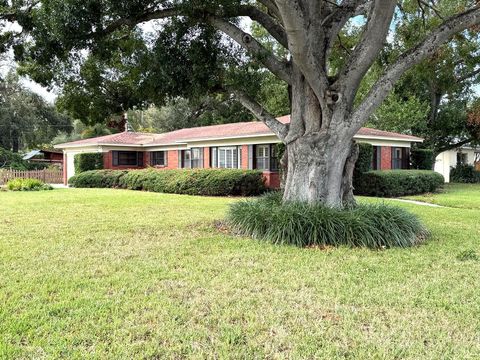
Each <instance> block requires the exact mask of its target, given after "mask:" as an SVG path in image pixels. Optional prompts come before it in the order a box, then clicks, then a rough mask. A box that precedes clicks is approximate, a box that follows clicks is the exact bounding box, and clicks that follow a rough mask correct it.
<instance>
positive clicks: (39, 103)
mask: <svg viewBox="0 0 480 360" xmlns="http://www.w3.org/2000/svg"><path fill="white" fill-rule="evenodd" d="M71 130H72V125H71V119H70V117H69V116H66V115H63V114H61V113H59V112H58V111H57V110H56V109H55V107H54V106H53V105H50V104H47V103H46V102H45V100H43V99H42V98H41V97H40V96H39V95H37V94H34V93H33V92H31V91H29V90H27V89H25V88H24V87H23V86H22V85H21V84H20V83H19V82H18V78H17V77H16V76H15V75H13V74H9V75H8V76H7V77H6V78H5V79H3V80H1V81H0V147H2V148H4V149H7V150H12V151H14V152H18V151H19V150H20V149H26V148H35V147H39V146H42V145H44V144H49V143H50V142H51V140H52V139H53V138H54V137H55V136H57V135H58V134H59V133H60V132H70V131H71Z"/></svg>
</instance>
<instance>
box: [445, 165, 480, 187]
mask: <svg viewBox="0 0 480 360" xmlns="http://www.w3.org/2000/svg"><path fill="white" fill-rule="evenodd" d="M450 181H451V182H454V183H466V184H473V183H480V171H477V170H475V167H474V166H473V165H468V164H457V166H456V167H454V168H451V169H450Z"/></svg>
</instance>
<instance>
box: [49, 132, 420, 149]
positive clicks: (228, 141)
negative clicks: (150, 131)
mask: <svg viewBox="0 0 480 360" xmlns="http://www.w3.org/2000/svg"><path fill="white" fill-rule="evenodd" d="M266 138H267V139H268V138H270V139H268V140H267V139H266ZM244 139H250V140H248V141H245V140H244ZM255 139H257V141H255ZM260 139H261V140H260ZM353 139H355V140H368V142H369V143H372V145H376V146H382V144H383V143H382V142H383V141H385V142H394V143H395V144H402V143H403V144H404V145H403V146H402V145H398V146H399V147H409V146H410V143H412V142H417V143H421V142H423V140H422V139H402V138H396V137H388V136H374V135H355V136H354V137H353ZM258 141H260V142H261V143H263V142H265V143H279V142H280V140H279V139H278V137H277V136H275V134H273V133H266V134H253V135H240V136H223V137H211V138H195V139H187V140H185V139H183V140H178V141H175V142H171V143H166V144H151V143H150V144H140V145H137V144H109V143H105V144H102V143H94V144H72V145H68V144H64V145H62V144H60V145H55V146H54V148H55V149H76V148H83V147H92V146H102V147H114V148H119V147H129V148H136V149H138V148H140V149H151V148H152V149H161V150H163V149H168V150H170V149H172V150H174V149H178V150H184V149H188V148H191V147H199V146H200V145H198V143H203V145H202V146H203V147H208V146H229V145H251V144H259V142H258ZM374 142H375V143H374ZM190 144H195V145H190ZM384 146H388V145H386V144H385V145H384ZM151 151H154V150H151Z"/></svg>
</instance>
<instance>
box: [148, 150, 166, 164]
mask: <svg viewBox="0 0 480 360" xmlns="http://www.w3.org/2000/svg"><path fill="white" fill-rule="evenodd" d="M150 165H152V166H167V152H166V151H154V152H151V153H150Z"/></svg>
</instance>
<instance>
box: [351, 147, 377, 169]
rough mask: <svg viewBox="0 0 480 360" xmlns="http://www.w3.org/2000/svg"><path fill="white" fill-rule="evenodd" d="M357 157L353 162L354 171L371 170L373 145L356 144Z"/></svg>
mask: <svg viewBox="0 0 480 360" xmlns="http://www.w3.org/2000/svg"><path fill="white" fill-rule="evenodd" d="M358 150H359V152H358V159H357V162H356V163H355V172H356V173H357V174H363V173H366V172H368V171H371V170H372V162H373V145H371V144H366V143H359V144H358Z"/></svg>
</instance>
